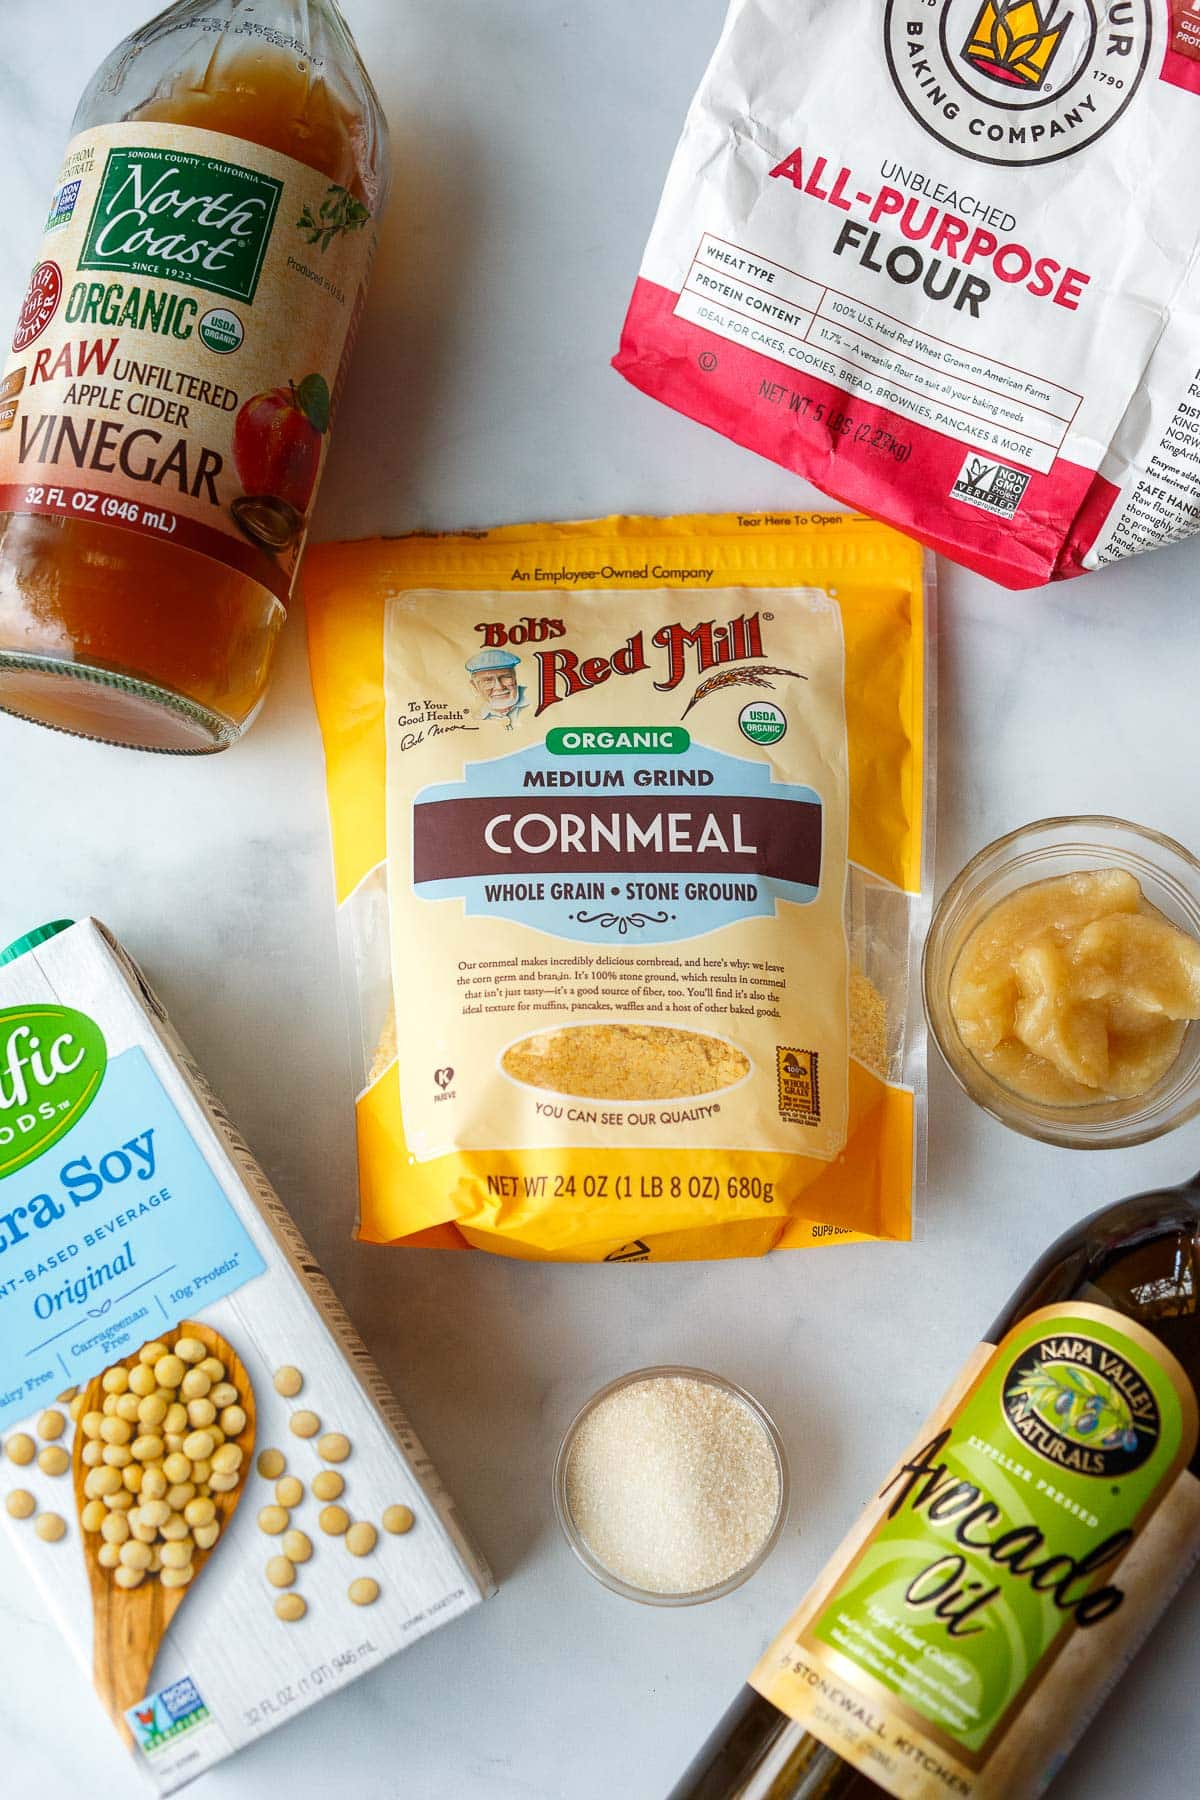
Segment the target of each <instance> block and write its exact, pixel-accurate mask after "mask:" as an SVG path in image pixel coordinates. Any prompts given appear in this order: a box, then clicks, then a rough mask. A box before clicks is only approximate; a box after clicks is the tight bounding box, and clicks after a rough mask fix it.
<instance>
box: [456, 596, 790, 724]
mask: <svg viewBox="0 0 1200 1800" xmlns="http://www.w3.org/2000/svg"><path fill="white" fill-rule="evenodd" d="M764 616H765V617H766V618H768V619H770V618H771V616H772V615H771V614H770V613H767V614H765V615H763V614H760V613H751V614H750V615H748V616H747V615H746V614H744V613H743V614H739V616H738V617H737V618H736V619H728V620H726V621H725V623H723V624H718V623H717V622H716V620H714V619H706V620H704V621H703V622H702V623H701V624H699V625H691V626H688V625H682V624H678V623H677V624H673V625H662V626H660V627H659V629H658V630H657V631H656V632H654V633H653V635H652V636H650V637H649V638H648V637H647V634H646V633H645V632H644V631H635V632H634V633H633V634H632V636H631V637H627V638H626V639H625V641H624V643H623V644H620V645H619V646H618V647H617V648H616V649H614V650H611V651H610V652H609V654H608V655H607V656H581V655H579V654H578V653H577V652H576V651H574V650H568V649H561V650H534V652H533V662H534V666H535V668H536V670H537V712H535V714H534V717H535V718H536V717H537V716H538V714H539V713H544V712H545V711H546V708H547V707H548V706H556V705H557V704H558V703H559V701H561V700H570V699H571V698H572V697H573V696H574V695H576V694H586V693H588V692H589V691H590V690H591V689H592V688H595V687H599V686H600V685H601V683H602V682H605V681H611V680H612V678H613V677H614V676H620V675H645V674H653V676H654V685H655V687H656V688H657V689H658V691H659V693H661V694H669V693H671V692H672V691H673V690H674V689H675V688H677V687H679V685H680V684H681V682H683V681H684V680H685V679H686V678H687V677H688V676H689V675H690V676H693V677H695V678H696V679H699V678H700V677H701V676H704V675H707V674H708V673H709V671H710V670H712V669H721V668H724V667H725V665H726V664H729V663H744V662H745V663H748V662H755V661H761V660H762V659H763V657H764V655H765V652H764V650H763V631H762V621H763V617H764ZM475 629H476V631H477V632H479V633H480V635H481V636H482V637H483V641H484V644H485V646H486V647H487V648H488V649H497V648H503V649H505V650H508V649H511V647H512V646H513V645H514V644H515V645H525V644H541V643H545V642H546V641H547V640H548V639H553V638H559V637H562V636H563V635H564V634H565V631H566V626H565V625H564V623H563V621H562V620H561V619H532V618H525V619H521V620H520V621H519V622H518V623H517V624H516V625H515V626H513V625H501V624H497V623H496V622H494V621H489V622H488V623H486V624H481V625H476V627H475ZM508 660H509V661H510V663H511V664H512V665H513V666H514V667H515V666H516V665H517V664H518V662H519V661H520V659H519V657H518V656H517V655H516V654H515V652H514V653H513V654H512V655H511V656H510V657H509V659H508ZM767 673H768V674H772V675H779V674H789V673H791V671H790V670H780V669H771V670H768V671H767ZM513 679H514V681H515V679H516V677H514V678H513ZM762 685H764V686H769V685H770V683H769V682H765V683H763V684H762ZM696 697H698V696H696ZM696 697H694V698H693V704H694V703H695V698H696ZM689 710H690V708H689Z"/></svg>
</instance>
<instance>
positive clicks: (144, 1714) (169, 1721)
mask: <svg viewBox="0 0 1200 1800" xmlns="http://www.w3.org/2000/svg"><path fill="white" fill-rule="evenodd" d="M210 1717H211V1714H210V1713H209V1710H208V1708H207V1706H205V1704H204V1701H203V1700H202V1699H201V1697H200V1690H199V1688H198V1687H197V1686H196V1684H195V1682H194V1681H193V1680H192V1678H191V1676H190V1675H185V1676H184V1677H183V1679H182V1680H181V1681H177V1682H175V1683H174V1684H173V1686H171V1687H168V1688H162V1689H160V1691H159V1692H158V1693H157V1694H147V1695H146V1698H145V1699H144V1700H141V1701H139V1702H138V1704H137V1705H136V1706H131V1707H130V1709H129V1711H128V1712H127V1713H126V1714H125V1720H126V1723H127V1724H128V1726H129V1729H130V1731H131V1732H132V1733H133V1741H134V1743H135V1744H136V1745H137V1746H138V1748H139V1750H144V1751H145V1752H146V1755H147V1756H149V1757H152V1758H157V1756H158V1754H159V1752H161V1751H163V1750H167V1749H169V1748H170V1747H171V1746H173V1745H174V1744H175V1743H177V1742H178V1740H179V1739H180V1738H181V1737H183V1736H184V1735H185V1734H186V1733H187V1732H190V1731H195V1730H196V1729H197V1727H198V1726H200V1725H206V1724H207V1723H208V1721H209V1718H210Z"/></svg>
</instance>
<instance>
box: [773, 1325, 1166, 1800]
mask: <svg viewBox="0 0 1200 1800" xmlns="http://www.w3.org/2000/svg"><path fill="white" fill-rule="evenodd" d="M1196 1442H1197V1407H1196V1396H1195V1392H1194V1390H1193V1388H1192V1385H1191V1383H1190V1382H1189V1380H1188V1378H1187V1376H1186V1374H1185V1373H1184V1371H1183V1369H1182V1368H1181V1367H1180V1365H1179V1363H1178V1362H1177V1361H1176V1360H1175V1358H1174V1357H1173V1356H1172V1355H1171V1354H1170V1352H1169V1351H1168V1350H1167V1349H1166V1348H1165V1347H1164V1346H1163V1345H1162V1344H1161V1343H1160V1342H1159V1341H1158V1340H1157V1339H1156V1338H1154V1337H1152V1336H1151V1335H1150V1333H1149V1332H1147V1331H1145V1330H1144V1329H1143V1328H1142V1327H1141V1326H1140V1325H1137V1324H1136V1323H1134V1322H1133V1321H1132V1320H1130V1319H1127V1318H1125V1317H1124V1316H1123V1315H1121V1314H1118V1313H1115V1312H1112V1311H1110V1310H1109V1309H1108V1308H1106V1307H1103V1306H1095V1305H1092V1304H1090V1303H1087V1302H1070V1303H1068V1304H1065V1305H1062V1306H1053V1307H1045V1308H1042V1309H1041V1310H1039V1311H1038V1312H1035V1313H1032V1314H1030V1315H1029V1316H1028V1317H1027V1318H1025V1319H1023V1320H1022V1321H1021V1322H1020V1324H1019V1325H1017V1326H1016V1327H1015V1328H1014V1329H1013V1330H1012V1331H1011V1332H1010V1333H1009V1334H1008V1336H1007V1337H1006V1338H1005V1339H1004V1340H1003V1342H1002V1343H1000V1344H999V1345H998V1346H993V1345H991V1344H984V1345H982V1346H981V1347H980V1348H979V1350H978V1351H977V1352H976V1355H975V1357H974V1359H973V1360H972V1362H971V1363H970V1364H969V1365H968V1367H967V1369H966V1370H964V1372H963V1374H962V1376H961V1377H960V1379H959V1381H958V1383H957V1384H956V1386H955V1388H954V1389H953V1390H952V1391H951V1393H950V1394H949V1395H948V1396H947V1397H946V1400H945V1401H944V1402H943V1404H942V1406H941V1407H940V1408H939V1410H938V1412H937V1413H936V1414H935V1415H934V1417H933V1418H932V1419H931V1420H930V1421H929V1422H928V1424H927V1425H926V1426H925V1427H924V1429H923V1430H922V1432H921V1434H920V1436H919V1437H918V1438H917V1440H916V1443H915V1444H914V1445H913V1446H912V1448H911V1449H910V1450H909V1451H907V1452H906V1454H905V1456H904V1457H903V1458H902V1460H901V1462H900V1464H899V1466H898V1467H897V1468H896V1469H894V1470H893V1472H892V1473H891V1475H890V1476H889V1477H888V1480H887V1482H886V1483H885V1485H884V1486H883V1487H882V1488H881V1489H880V1491H879V1494H878V1495H877V1497H876V1499H875V1501H874V1502H873V1503H872V1505H871V1506H870V1507H869V1508H868V1509H867V1512H866V1513H865V1515H864V1517H863V1519H862V1520H861V1521H860V1523H859V1524H858V1526H857V1527H856V1528H855V1530H854V1531H853V1532H852V1533H851V1536H850V1537H849V1538H848V1539H847V1540H846V1542H845V1543H844V1544H843V1545H842V1547H841V1549H840V1550H839V1551H838V1553H837V1554H836V1555H835V1557H834V1560H833V1562H832V1564H831V1565H830V1567H829V1568H828V1569H827V1570H826V1572H825V1574H824V1575H823V1576H822V1577H821V1579H820V1581H819V1582H818V1583H817V1586H816V1587H815V1588H814V1590H813V1591H812V1593H811V1594H810V1595H809V1597H808V1599H807V1600H806V1601H805V1603H804V1605H803V1606H802V1607H801V1609H800V1611H799V1612H798V1613H797V1615H796V1616H795V1618H794V1619H792V1621H791V1623H790V1624H789V1625H788V1627H787V1629H786V1630H785V1631H784V1633H783V1635H782V1636H781V1637H780V1638H779V1639H777V1641H776V1642H775V1644H773V1645H772V1647H771V1649H770V1650H769V1651H768V1652H767V1654H766V1655H765V1656H764V1658H763V1660H762V1662H761V1663H760V1664H759V1666H758V1668H757V1669H756V1670H755V1672H754V1674H753V1676H752V1677H751V1681H752V1684H753V1686H754V1687H755V1688H756V1689H757V1690H758V1692H759V1693H760V1694H763V1695H764V1696H765V1697H766V1698H767V1699H768V1700H770V1701H771V1702H772V1703H773V1704H774V1705H776V1706H778V1707H779V1708H780V1710H781V1711H783V1712H785V1713H787V1714H788V1715H789V1716H790V1717H791V1718H793V1719H795V1720H796V1721H797V1722H798V1723H800V1724H802V1725H803V1726H804V1728H805V1730H806V1731H808V1732H811V1733H812V1735H813V1736H815V1737H818V1738H820V1739H821V1740H822V1741H823V1742H824V1743H826V1744H828V1745H829V1746H830V1747H831V1748H832V1749H834V1750H835V1751H836V1752H837V1753H838V1755H840V1756H842V1757H844V1758H845V1759H846V1760H847V1761H848V1762H851V1763H853V1764H854V1766H855V1767H856V1768H858V1769H861V1770H862V1771H863V1773H864V1774H866V1775H868V1776H869V1777H870V1778H871V1780H872V1781H874V1782H875V1783H876V1784H877V1785H878V1786H879V1787H880V1788H882V1789H883V1791H884V1792H885V1793H888V1794H893V1795H895V1796H897V1800H940V1797H941V1796H945V1795H960V1796H967V1797H969V1800H1032V1797H1033V1796H1035V1795H1038V1794H1040V1793H1041V1792H1042V1791H1043V1789H1044V1788H1045V1787H1046V1786H1047V1784H1048V1783H1049V1782H1050V1780H1051V1779H1052V1777H1053V1776H1054V1774H1055V1772H1056V1771H1057V1768H1058V1765H1059V1763H1060V1762H1061V1760H1062V1758H1063V1757H1064V1756H1065V1755H1066V1754H1067V1752H1068V1751H1069V1750H1070V1748H1071V1746H1072V1745H1073V1744H1074V1743H1075V1742H1076V1740H1077V1739H1078V1738H1079V1737H1080V1735H1081V1734H1082V1733H1083V1731H1084V1729H1085V1728H1086V1726H1087V1723H1088V1721H1089V1719H1090V1718H1091V1717H1092V1716H1093V1714H1094V1713H1095V1712H1097V1711H1098V1710H1099V1708H1100V1706H1101V1705H1102V1704H1103V1701H1104V1698H1105V1695H1106V1694H1107V1693H1108V1692H1109V1691H1110V1689H1111V1688H1112V1687H1113V1686H1114V1685H1115V1683H1116V1682H1117V1680H1118V1679H1119V1677H1120V1675H1121V1674H1122V1673H1123V1671H1124V1669H1125V1667H1126V1665H1127V1663H1128V1661H1129V1659H1130V1657H1131V1656H1132V1655H1133V1653H1134V1652H1135V1651H1136V1650H1137V1648H1138V1646H1139V1645H1140V1644H1141V1642H1142V1639H1143V1638H1144V1637H1145V1636H1146V1634H1147V1633H1148V1631H1149V1630H1150V1628H1151V1627H1152V1625H1153V1624H1154V1622H1155V1620H1156V1619H1157V1618H1158V1615H1159V1614H1160V1612H1161V1611H1162V1610H1163V1608H1164V1607H1165V1606H1166V1604H1167V1602H1168V1600H1169V1599H1170V1598H1171V1596H1172V1594H1173V1593H1174V1592H1175V1591H1176V1589H1177V1588H1178V1587H1179V1585H1180V1584H1181V1583H1182V1581H1183V1579H1184V1577H1185V1576H1186V1575H1187V1573H1188V1571H1189V1570H1190V1568H1191V1567H1192V1565H1193V1564H1194V1562H1195V1560H1196V1557H1197V1554H1198V1553H1200V1481H1197V1479H1196V1477H1195V1475H1194V1474H1192V1473H1191V1472H1190V1471H1189V1468H1188V1464H1189V1463H1190V1461H1191V1459H1192V1458H1193V1456H1194V1454H1195V1450H1196Z"/></svg>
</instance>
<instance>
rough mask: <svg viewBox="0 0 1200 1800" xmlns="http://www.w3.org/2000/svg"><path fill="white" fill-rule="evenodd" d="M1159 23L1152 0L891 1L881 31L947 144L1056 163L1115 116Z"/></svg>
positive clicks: (926, 124)
mask: <svg viewBox="0 0 1200 1800" xmlns="http://www.w3.org/2000/svg"><path fill="white" fill-rule="evenodd" d="M1155 23H1156V15H1155V13H1154V11H1153V7H1152V0H887V8H886V12H885V16H884V40H885V48H886V51H887V60H888V68H889V69H890V71H891V76H892V80H893V81H894V83H895V85H896V88H897V91H898V92H899V94H900V98H901V99H902V100H903V102H904V104H905V106H907V108H908V110H909V112H910V113H911V114H912V116H913V117H914V119H916V120H917V122H918V123H919V124H920V125H921V126H922V127H923V128H924V129H925V130H926V131H927V132H929V134H930V135H931V136H932V137H935V138H936V139H937V140H938V142H939V143H941V144H945V145H946V146H947V148H948V149H951V150H957V151H959V152H960V153H961V154H962V155H964V156H969V157H972V158H973V159H974V160H975V161H976V162H986V163H998V164H1002V165H1003V164H1009V165H1012V164H1029V163H1049V162H1058V161H1059V160H1060V159H1061V158H1062V157H1065V156H1074V155H1076V154H1077V153H1078V152H1079V151H1080V150H1084V149H1086V148H1087V146H1088V145H1089V144H1093V143H1095V141H1096V139H1097V138H1099V137H1103V135H1104V133H1105V132H1106V131H1110V130H1111V129H1112V127H1113V126H1114V125H1115V124H1116V122H1117V120H1118V119H1119V118H1120V117H1121V115H1122V113H1124V111H1125V109H1126V108H1127V107H1128V106H1129V104H1130V103H1131V101H1132V100H1133V98H1134V96H1135V94H1136V93H1137V91H1138V88H1139V87H1140V85H1141V81H1142V77H1143V75H1144V74H1145V72H1146V68H1147V65H1148V62H1149V60H1150V56H1151V53H1152V46H1153V38H1154V32H1155Z"/></svg>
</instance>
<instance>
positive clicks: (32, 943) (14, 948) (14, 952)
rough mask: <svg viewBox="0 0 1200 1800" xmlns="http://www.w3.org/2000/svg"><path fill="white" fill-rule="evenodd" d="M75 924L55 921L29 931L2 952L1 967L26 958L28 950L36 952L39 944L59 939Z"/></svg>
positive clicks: (0, 957) (68, 920) (72, 921)
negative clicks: (21, 957)
mask: <svg viewBox="0 0 1200 1800" xmlns="http://www.w3.org/2000/svg"><path fill="white" fill-rule="evenodd" d="M74 923H75V921H74V919H53V920H51V922H50V924H49V925H38V926H36V927H35V929H34V930H33V931H27V932H26V933H25V935H24V937H19V938H14V939H13V941H12V943H11V944H9V946H8V948H7V949H6V950H0V967H3V965H4V964H5V963H10V962H16V960H17V958H18V956H24V954H25V952H26V951H27V950H36V949H37V947H38V945H39V944H44V943H46V942H47V940H48V939H50V938H52V937H57V936H58V934H59V932H60V931H69V930H70V929H71V927H72V925H73V924H74Z"/></svg>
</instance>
